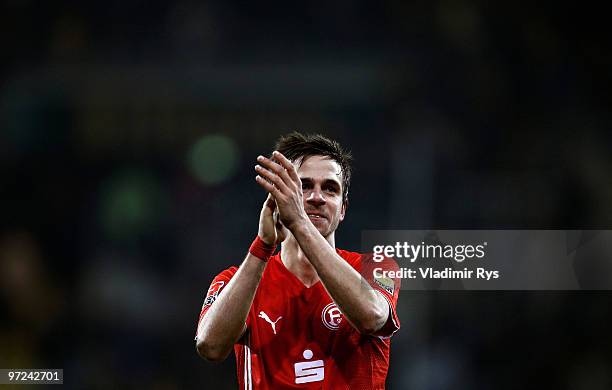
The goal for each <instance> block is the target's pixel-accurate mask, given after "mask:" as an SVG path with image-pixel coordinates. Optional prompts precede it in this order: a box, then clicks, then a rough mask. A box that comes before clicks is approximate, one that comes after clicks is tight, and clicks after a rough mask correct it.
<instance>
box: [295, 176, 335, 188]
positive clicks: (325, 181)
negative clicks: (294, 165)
mask: <svg viewBox="0 0 612 390" xmlns="http://www.w3.org/2000/svg"><path fill="white" fill-rule="evenodd" d="M300 180H302V183H304V182H306V183H312V182H313V181H314V180H312V178H311V177H302V178H300ZM326 184H327V185H329V184H332V185H333V186H334V187H337V189H338V190H339V189H340V188H341V186H340V183H339V182H338V181H336V180H334V179H325V180H324V181H323V185H326Z"/></svg>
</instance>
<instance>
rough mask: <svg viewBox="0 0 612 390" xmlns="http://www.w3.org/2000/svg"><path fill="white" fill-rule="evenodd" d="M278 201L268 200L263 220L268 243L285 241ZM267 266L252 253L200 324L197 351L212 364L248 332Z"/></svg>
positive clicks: (262, 234)
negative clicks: (278, 224)
mask: <svg viewBox="0 0 612 390" xmlns="http://www.w3.org/2000/svg"><path fill="white" fill-rule="evenodd" d="M274 209H275V205H274V201H273V200H272V198H271V197H268V199H266V201H265V202H264V205H263V207H262V210H261V213H260V217H259V232H258V235H259V237H260V238H261V239H262V240H263V241H264V242H266V243H276V242H278V241H282V239H283V238H284V237H283V235H282V232H277V231H276V229H275V223H274V214H273V213H274ZM265 267H266V263H265V262H264V261H262V260H261V259H259V258H257V257H255V256H254V255H252V254H251V253H248V254H247V256H246V258H245V259H244V261H243V262H242V264H241V265H240V267H239V268H238V271H237V272H236V274H235V275H234V277H233V278H232V279H231V280H230V282H229V283H228V285H227V286H226V287H225V288H224V289H223V291H222V293H221V294H219V297H218V298H217V300H216V301H215V302H214V304H213V305H212V306H211V307H210V308H209V309H208V311H207V312H206V314H204V317H203V318H202V319H201V320H200V323H199V324H198V331H197V335H196V348H197V350H198V353H199V354H200V356H202V357H203V358H205V359H207V360H211V361H221V360H225V358H227V356H228V355H229V354H230V352H231V351H232V348H233V346H234V344H235V343H236V342H237V341H238V340H239V339H240V337H242V335H243V334H244V332H245V331H246V319H247V316H248V314H249V310H250V309H251V305H252V304H253V299H254V298H255V292H256V291H257V286H259V282H260V281H261V277H262V275H263V272H264V269H265Z"/></svg>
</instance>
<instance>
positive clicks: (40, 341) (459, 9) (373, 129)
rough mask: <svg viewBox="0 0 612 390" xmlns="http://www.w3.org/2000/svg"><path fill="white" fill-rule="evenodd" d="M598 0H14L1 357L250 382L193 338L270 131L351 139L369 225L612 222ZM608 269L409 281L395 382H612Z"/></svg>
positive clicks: (81, 381) (228, 258)
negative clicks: (567, 277)
mask: <svg viewBox="0 0 612 390" xmlns="http://www.w3.org/2000/svg"><path fill="white" fill-rule="evenodd" d="M607 19H608V18H607V16H606V15H605V14H604V13H602V12H601V11H600V10H598V9H596V8H593V7H587V6H586V5H584V6H583V5H580V4H578V5H563V4H558V3H553V2H548V4H546V3H541V4H538V5H536V4H530V5H524V4H518V3H516V2H509V1H503V2H495V3H490V2H485V1H464V0H456V1H439V0H438V1H432V2H427V1H415V2H402V1H396V0H392V1H388V2H368V1H363V0H361V1H351V2H348V1H340V2H332V3H309V2H306V3H299V4H298V3H287V2H280V1H271V2H266V3H247V2H236V1H234V2H227V1H226V2H220V1H219V2H216V1H208V2H197V1H174V2H161V1H146V2H145V1H131V2H119V1H104V2H102V1H92V2H77V1H68V0H64V1H60V2H42V3H41V2H35V1H32V0H5V1H2V2H1V4H0V24H1V25H2V26H3V32H4V33H3V34H0V43H1V46H0V47H1V50H2V54H3V55H2V57H3V61H1V63H0V172H1V174H2V178H3V180H2V185H0V194H1V198H0V200H1V202H0V213H1V214H0V215H1V218H0V294H1V295H0V302H1V303H0V304H1V305H2V307H3V310H1V311H0V318H1V319H2V320H1V321H0V368H27V367H31V368H37V367H38V368H43V367H45V368H63V369H64V378H65V385H66V386H68V388H75V389H79V388H93V389H95V388H100V389H106V388H109V387H116V388H154V389H186V388H194V389H195V388H217V389H232V388H235V387H236V379H235V364H234V362H233V359H232V358H230V359H228V361H227V362H225V363H222V364H212V363H207V362H204V361H202V360H201V359H199V358H198V357H197V355H196V352H195V345H194V342H193V337H194V335H195V325H196V320H197V317H198V314H199V309H200V306H201V304H202V301H203V297H204V294H205V292H206V290H207V289H208V284H209V283H210V281H211V280H212V278H213V276H214V275H216V274H217V273H218V272H219V271H221V270H222V269H224V268H227V267H229V266H230V265H235V264H238V263H239V262H240V261H241V260H242V258H243V257H244V254H245V253H246V250H247V249H248V245H249V244H250V242H251V240H252V238H253V236H254V235H255V234H256V232H257V218H258V213H259V208H260V206H261V203H262V201H263V199H264V197H265V196H264V194H263V193H262V191H261V190H260V189H259V188H258V187H257V186H256V184H255V182H254V173H253V165H254V164H255V157H256V156H257V155H258V154H267V153H270V152H271V147H272V146H273V144H274V142H275V140H276V138H277V137H278V136H279V135H281V134H284V133H287V132H290V131H293V130H300V131H303V132H321V133H323V134H326V135H328V136H330V137H332V138H336V139H337V140H338V141H340V142H341V143H342V144H344V145H345V146H347V147H348V148H349V149H351V150H352V151H353V154H354V157H355V173H354V179H353V184H352V188H351V194H350V207H349V209H348V212H347V218H346V220H345V222H344V223H343V224H342V225H341V226H340V230H339V233H338V236H337V244H338V246H339V247H340V248H345V249H349V250H357V251H358V250H360V244H361V232H362V231H363V230H366V229H411V228H413V229H426V228H437V229H442V228H454V229H473V228H480V229H487V228H496V229H503V228H514V229H528V228H531V229H547V228H549V229H606V228H607V227H609V226H611V222H612V202H610V199H612V181H611V177H612V176H611V175H610V171H611V170H612V154H611V153H610V150H611V146H612V134H611V133H610V128H611V127H610V124H611V121H610V109H609V108H610V106H611V103H612V101H611V100H612V95H610V94H609V93H608V89H609V85H610V81H612V73H611V72H610V69H611V68H612V50H611V49H612V48H611V47H610V44H609V39H608V37H607V35H608V34H607V31H606V30H607V27H606V25H607V23H606V22H607ZM611 298H612V296H611V294H610V293H609V292H607V291H590V292H586V291H581V292H580V291H574V292H504V291H496V292H469V291H446V292H411V291H402V293H401V294H400V300H399V306H398V307H399V309H398V310H399V315H400V319H401V320H402V329H401V330H400V332H399V333H398V334H397V335H396V336H395V337H394V339H393V342H392V357H391V359H392V361H391V367H390V373H389V378H388V388H389V389H424V390H438V389H440V390H441V389H449V388H453V389H470V390H473V389H476V390H478V389H518V388H525V389H526V388H535V387H539V388H556V389H589V390H599V389H609V388H611V387H612V374H611V373H612V352H611V351H612V337H610V335H609V331H608V325H609V324H610V323H611V319H612V318H611V313H610V310H608V308H609V306H610V303H611Z"/></svg>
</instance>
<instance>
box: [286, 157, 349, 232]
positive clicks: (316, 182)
mask: <svg viewBox="0 0 612 390" xmlns="http://www.w3.org/2000/svg"><path fill="white" fill-rule="evenodd" d="M297 172H298V176H299V177H300V179H301V180H302V192H303V194H304V210H306V214H308V218H309V219H310V221H311V222H312V223H313V224H314V225H315V227H316V228H317V230H318V231H319V233H321V235H323V237H328V236H329V235H331V234H333V233H334V232H335V231H336V229H337V228H338V225H339V224H340V222H342V220H343V219H344V213H345V212H346V207H345V205H344V204H343V202H342V171H341V169H340V165H339V164H338V163H337V162H335V161H333V160H331V159H330V158H329V157H325V156H311V157H308V158H307V159H306V160H304V161H303V162H302V165H301V166H299V167H297Z"/></svg>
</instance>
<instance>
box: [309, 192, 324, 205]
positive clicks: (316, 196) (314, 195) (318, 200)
mask: <svg viewBox="0 0 612 390" xmlns="http://www.w3.org/2000/svg"><path fill="white" fill-rule="evenodd" d="M306 202H308V203H309V204H311V205H313V206H321V205H324V204H325V198H324V197H323V193H322V192H321V190H320V189H317V188H313V189H312V190H310V191H309V193H308V196H307V197H306Z"/></svg>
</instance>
